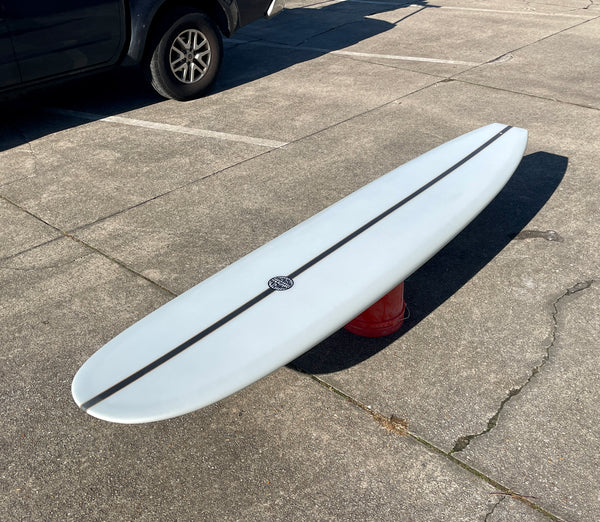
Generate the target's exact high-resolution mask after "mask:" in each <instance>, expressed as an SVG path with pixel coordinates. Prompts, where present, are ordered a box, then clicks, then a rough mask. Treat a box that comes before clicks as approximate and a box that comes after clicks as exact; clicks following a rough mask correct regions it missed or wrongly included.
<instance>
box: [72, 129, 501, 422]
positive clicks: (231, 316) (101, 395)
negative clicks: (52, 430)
mask: <svg viewBox="0 0 600 522" xmlns="http://www.w3.org/2000/svg"><path fill="white" fill-rule="evenodd" d="M510 129H512V126H510V125H509V126H506V127H505V128H504V129H502V130H501V131H500V132H498V134H496V135H495V136H493V137H491V138H490V139H489V140H488V141H486V142H485V143H484V144H483V145H481V146H479V147H478V148H476V149H475V150H474V151H473V152H471V153H470V154H469V155H467V156H465V157H464V158H463V159H462V160H460V161H459V162H457V163H455V164H454V165H452V166H451V167H450V168H448V169H447V170H445V171H444V172H442V173H441V174H440V175H438V176H437V177H435V178H434V179H432V180H431V181H429V182H428V183H426V184H425V185H423V186H422V187H421V188H419V189H418V190H416V191H415V192H413V193H412V194H410V195H409V196H407V197H405V198H404V199H403V200H402V201H400V202H398V203H396V204H395V205H393V206H392V207H390V208H388V209H387V210H385V211H384V212H382V213H381V214H379V215H378V216H377V217H375V218H373V219H372V220H371V221H369V222H368V223H366V224H365V225H363V226H362V227H360V228H359V229H357V230H355V231H354V232H352V233H351V234H349V235H347V236H346V237H345V238H344V239H342V240H340V241H338V242H337V243H336V244H335V245H333V246H331V247H330V248H328V249H327V250H325V251H324V252H322V253H321V254H319V255H318V256H316V257H315V258H313V259H311V260H310V261H308V262H307V263H305V264H304V265H302V266H301V267H300V268H298V269H297V270H295V271H294V272H292V273H291V274H289V275H288V277H289V278H290V279H294V278H295V277H297V276H298V275H300V274H302V273H303V272H305V271H306V270H308V269H309V268H311V267H312V266H314V265H316V264H317V263H318V262H319V261H322V260H323V259H324V258H326V257H327V256H329V255H330V254H332V253H333V252H335V251H336V250H338V249H339V248H341V247H342V246H344V245H345V244H346V243H348V242H350V241H352V240H353V239H354V238H355V237H357V236H359V235H360V234H362V233H363V232H365V231H366V230H368V229H369V228H371V227H372V226H373V225H375V224H377V223H379V222H380V221H381V220H382V219H384V218H386V217H387V216H389V215H390V214H391V213H392V212H395V211H396V210H398V209H399V208H400V207H402V206H404V205H406V204H407V203H408V202H409V201H411V200H413V199H414V198H416V197H417V196H418V195H419V194H422V193H423V192H425V191H426V190H427V189H428V188H430V187H432V186H433V185H435V184H436V183H438V182H439V181H441V180H442V179H444V178H445V177H446V176H448V175H449V174H451V173H452V172H454V171H455V170H456V169H458V168H459V167H461V166H462V165H464V164H465V163H466V162H467V161H469V160H470V159H472V158H473V157H474V156H476V155H477V154H479V153H480V152H481V151H482V150H484V149H485V148H487V147H489V146H490V145H491V144H492V143H493V142H494V141H496V140H497V139H498V138H500V137H501V136H502V135H504V134H506V133H507V132H508V131H509V130H510ZM275 291H276V290H273V289H271V288H267V289H266V290H265V291H263V292H261V293H260V294H258V295H257V296H256V297H254V298H253V299H251V300H250V301H248V302H247V303H245V304H243V305H242V306H240V307H239V308H237V309H236V310H234V311H233V312H231V313H229V314H227V315H226V316H225V317H223V318H222V319H220V320H219V321H217V322H216V323H214V324H213V325H211V326H209V327H208V328H206V329H205V330H202V331H201V332H199V333H198V334H196V335H195V336H194V337H192V338H190V339H188V340H187V341H185V342H184V343H182V344H180V345H179V346H177V347H176V348H173V349H172V350H170V351H168V352H167V353H165V354H164V355H163V356H161V357H159V358H158V359H156V360H154V361H152V362H151V363H150V364H148V365H146V366H144V367H143V368H141V369H139V370H138V371H137V372H135V373H133V374H131V375H130V376H129V377H126V378H125V379H123V380H122V381H119V382H118V383H116V384H114V385H112V386H111V387H110V388H107V389H106V390H104V391H103V392H101V393H99V394H98V395H96V396H95V397H92V398H91V399H90V400H88V401H86V402H84V403H83V404H82V405H81V409H82V410H84V411H85V410H88V409H90V408H92V407H93V406H95V405H96V404H98V403H99V402H101V401H103V400H104V399H106V398H108V397H110V396H111V395H114V394H115V393H117V392H118V391H120V390H122V389H123V388H125V387H126V386H128V385H130V384H131V383H133V382H135V381H137V380H138V379H140V378H141V377H143V376H144V375H146V374H148V373H150V372H151V371H152V370H154V369H156V368H158V367H159V366H161V365H162V364H164V363H166V362H167V361H169V360H171V359H172V358H173V357H175V356H176V355H179V354H180V353H181V352H183V351H185V350H187V349H188V348H189V347H190V346H192V345H194V344H196V343H197V342H198V341H200V340H202V339H204V338H205V337H206V336H208V335H210V334H211V333H213V332H214V331H215V330H218V329H219V328H221V327H222V326H224V325H225V324H227V323H228V322H229V321H231V320H232V319H234V318H236V317H237V316H239V315H240V314H242V313H244V312H245V311H246V310H248V309H249V308H251V307H252V306H254V305H255V304H256V303H258V302H260V301H262V300H263V299H265V298H266V297H267V296H269V295H271V294H272V293H273V292H275Z"/></svg>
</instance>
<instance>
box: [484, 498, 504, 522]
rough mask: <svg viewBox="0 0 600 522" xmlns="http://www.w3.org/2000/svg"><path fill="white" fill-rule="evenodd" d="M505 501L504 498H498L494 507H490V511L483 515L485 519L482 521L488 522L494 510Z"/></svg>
mask: <svg viewBox="0 0 600 522" xmlns="http://www.w3.org/2000/svg"><path fill="white" fill-rule="evenodd" d="M505 500H506V497H500V498H499V499H498V501H497V502H495V503H494V505H493V506H492V509H490V510H489V511H488V512H487V513H486V514H485V518H484V519H483V521H484V522H488V521H489V520H490V517H491V516H492V515H493V514H494V511H496V508H497V507H498V506H499V505H500V504H502V502H504V501H505Z"/></svg>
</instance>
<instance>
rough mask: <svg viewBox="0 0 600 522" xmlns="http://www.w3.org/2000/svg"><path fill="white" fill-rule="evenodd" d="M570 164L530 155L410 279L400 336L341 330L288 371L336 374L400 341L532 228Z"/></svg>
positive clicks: (546, 155) (563, 159)
mask: <svg viewBox="0 0 600 522" xmlns="http://www.w3.org/2000/svg"><path fill="white" fill-rule="evenodd" d="M567 164H568V158H566V157H564V156H558V155H555V154H550V153H547V152H536V153H533V154H529V155H527V156H525V157H524V158H523V160H522V161H521V164H520V165H519V167H518V168H517V170H516V171H515V173H514V174H513V176H512V178H511V179H510V181H509V182H508V183H507V185H506V186H505V187H504V189H503V190H502V191H501V192H500V194H498V196H497V197H496V198H495V199H494V200H493V201H492V202H491V203H490V204H489V205H488V206H487V207H486V209H485V210H484V211H483V212H482V213H481V214H480V215H479V216H478V217H477V218H475V220H474V221H472V222H471V224H470V225H468V226H467V227H466V228H465V229H464V230H463V231H462V232H461V233H460V234H459V235H458V236H457V237H456V238H455V239H454V240H452V241H451V242H450V243H449V244H448V245H446V247H444V248H443V249H442V250H441V251H440V252H439V253H438V254H437V255H435V256H434V257H433V258H432V259H431V260H429V261H428V262H427V263H426V264H425V265H423V266H422V267H421V268H420V269H419V270H417V271H416V272H415V273H414V274H412V275H411V276H410V277H409V278H408V279H407V280H406V285H405V299H406V302H407V305H408V307H409V309H410V317H409V318H408V319H407V320H406V321H405V323H404V325H403V326H402V328H401V329H400V330H399V331H398V332H396V333H394V334H392V335H389V336H386V337H380V338H367V337H359V336H356V335H353V334H351V333H350V332H347V331H346V330H344V329H341V330H339V331H337V332H335V333H334V334H333V335H331V336H330V337H328V338H327V339H325V340H324V341H323V342H321V343H320V344H318V345H317V346H315V347H314V348H313V349H311V350H309V351H308V352H306V353H305V354H303V355H302V356H300V357H299V358H297V359H296V360H294V361H292V362H291V363H290V364H289V365H288V367H290V368H292V369H295V370H297V371H300V372H304V373H311V374H326V373H333V372H337V371H340V370H344V369H347V368H350V367H352V366H354V365H357V364H359V363H361V362H363V361H365V360H367V359H369V358H370V357H372V356H373V355H375V354H376V353H378V352H380V351H381V350H383V349H385V348H386V347H387V346H389V345H390V344H391V343H393V342H394V341H396V340H397V339H399V338H400V337H401V336H402V335H404V333H405V332H407V331H409V330H410V329H411V328H414V327H415V326H416V325H418V324H419V323H420V322H421V320H422V319H424V318H425V317H427V316H428V315H429V314H430V313H431V312H433V311H434V310H435V309H436V308H438V307H439V306H440V305H441V304H442V303H444V302H445V301H446V300H447V299H449V298H450V297H451V296H452V295H453V294H455V293H456V292H457V291H458V290H459V289H460V288H461V287H462V286H463V285H464V284H466V283H467V282H468V281H469V280H470V279H471V278H473V277H474V276H475V275H476V274H477V273H478V272H479V271H480V270H481V269H482V268H483V267H484V266H485V265H486V264H488V263H489V262H490V261H491V260H492V259H493V258H494V257H495V256H496V255H497V254H498V253H499V252H501V251H502V249H503V248H504V247H505V246H506V245H508V243H510V241H511V240H512V239H514V238H515V237H516V236H517V235H518V234H519V233H520V232H521V231H522V230H523V229H524V228H525V227H526V226H527V224H528V223H529V222H530V221H531V220H532V219H533V217H534V216H535V215H536V214H537V213H538V212H539V211H540V209H541V208H542V207H543V206H544V205H545V204H546V202H547V201H548V200H549V199H550V197H551V196H552V194H553V193H554V191H555V190H556V189H557V187H558V186H559V185H560V182H561V180H562V179H563V177H564V174H565V172H566V170H567Z"/></svg>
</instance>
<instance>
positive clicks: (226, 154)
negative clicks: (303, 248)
mask: <svg viewBox="0 0 600 522" xmlns="http://www.w3.org/2000/svg"><path fill="white" fill-rule="evenodd" d="M65 119H66V120H67V121H66V122H65V121H64V120H65ZM81 123H87V124H86V125H80V124H81ZM14 124H15V125H17V126H19V128H20V132H21V133H22V134H23V135H24V136H25V137H27V135H28V133H29V128H30V127H35V126H37V125H49V126H54V128H55V129H65V130H64V131H63V132H54V133H48V134H47V135H45V136H43V137H39V138H37V139H35V140H32V141H30V142H28V145H27V149H26V150H28V151H29V154H30V156H31V158H30V161H29V162H28V163H26V164H24V165H23V168H28V172H27V175H25V176H23V175H22V174H21V177H20V178H19V179H17V180H15V181H13V182H9V183H5V184H4V185H3V186H2V193H3V194H4V195H5V196H6V197H7V198H9V199H10V200H11V201H13V202H14V203H16V204H18V205H20V206H22V207H23V208H26V209H27V210H28V211H30V212H32V213H34V214H36V215H38V216H40V218H41V219H43V220H44V221H45V222H47V223H51V224H52V225H54V226H56V227H58V228H60V229H62V230H69V229H71V228H74V227H78V226H82V225H84V224H86V223H90V222H92V221H96V220H98V219H101V218H103V217H106V216H109V215H112V214H114V213H117V212H120V211H122V210H123V209H126V208H130V207H132V206H135V205H137V204H139V203H141V202H144V201H146V200H148V199H151V198H153V197H155V196H158V195H160V194H163V193H165V192H168V191H170V190H173V189H175V188H177V187H181V186H183V185H185V184H186V183H189V182H191V181H194V180H197V179H200V178H202V177H204V176H208V175H211V174H213V173H214V172H216V171H218V170H219V169H222V168H224V167H226V166H228V165H229V164H230V163H231V162H233V163H235V162H238V161H241V160H244V159H247V158H249V157H252V156H253V155H256V154H261V153H262V152H264V150H265V148H264V147H260V146H256V145H255V146H253V145H248V144H245V143H231V142H223V141H222V140H214V139H210V138H202V137H197V136H191V135H186V134H180V133H169V140H165V136H164V134H163V133H162V132H161V131H158V132H157V131H156V130H153V129H143V128H139V127H129V128H127V127H126V128H127V132H126V134H127V139H126V140H125V139H123V134H122V133H121V132H120V131H121V130H122V129H123V126H120V125H118V124H115V123H109V122H96V123H89V122H85V121H82V120H81V119H78V118H75V121H74V122H73V118H69V117H67V116H60V115H54V114H44V113H39V112H35V113H33V114H28V115H26V116H25V117H24V118H19V119H17V120H15V123H14ZM34 132H35V131H34ZM21 153H22V152H21ZM2 154H3V155H4V154H5V153H2ZM8 154H12V153H11V152H8ZM90 201H93V202H94V204H93V205H90V204H89V202H90Z"/></svg>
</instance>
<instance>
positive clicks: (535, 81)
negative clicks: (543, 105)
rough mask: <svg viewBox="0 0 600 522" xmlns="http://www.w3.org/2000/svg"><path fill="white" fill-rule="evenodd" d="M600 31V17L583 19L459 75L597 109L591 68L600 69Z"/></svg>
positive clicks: (598, 98) (599, 99)
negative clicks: (599, 41) (599, 50)
mask: <svg viewBox="0 0 600 522" xmlns="http://www.w3.org/2000/svg"><path fill="white" fill-rule="evenodd" d="M599 33H600V19H598V18H597V19H595V20H590V21H584V22H582V23H579V24H577V25H576V26H575V27H572V28H570V29H567V30H565V31H562V32H560V33H558V34H555V35H553V36H551V37H549V38H546V39H543V40H541V41H538V42H535V43H533V44H532V45H528V46H526V47H524V48H522V49H518V50H516V51H513V52H511V53H510V54H509V55H508V56H506V57H505V58H504V59H503V60H502V61H499V62H496V63H493V64H489V65H486V66H483V67H477V68H475V69H472V70H470V71H467V72H465V73H463V74H461V75H460V78H461V79H464V80H468V81H473V82H477V83H484V84H485V85H490V86H494V87H498V88H501V89H508V90H511V91H518V92H522V93H526V94H531V95H535V96H542V97H544V98H550V99H556V100H560V101H564V102H568V103H573V104H577V105H582V106H585V107H593V108H596V109H598V108H600V94H599V92H598V88H597V86H596V78H595V77H594V76H593V75H590V74H589V71H594V70H598V69H600V55H599V54H598V52H597V47H598V34H599ZM574 57H576V58H574ZM509 62H511V63H510V65H509Z"/></svg>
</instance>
